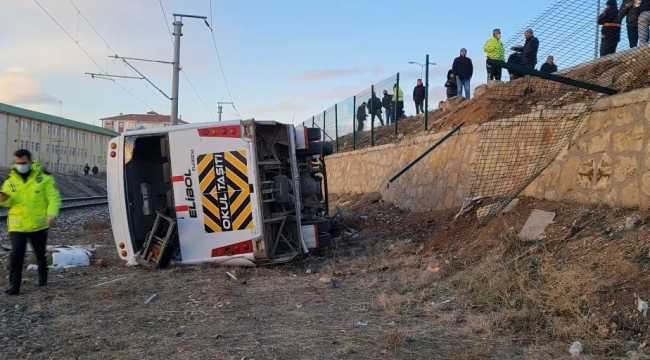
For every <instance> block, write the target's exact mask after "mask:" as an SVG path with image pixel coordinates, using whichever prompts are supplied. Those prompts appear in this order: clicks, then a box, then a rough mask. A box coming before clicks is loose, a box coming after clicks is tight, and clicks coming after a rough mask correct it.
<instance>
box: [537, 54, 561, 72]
mask: <svg viewBox="0 0 650 360" xmlns="http://www.w3.org/2000/svg"><path fill="white" fill-rule="evenodd" d="M539 71H541V72H545V73H549V74H552V73H554V72H556V71H557V65H555V64H554V63H553V57H552V56H550V55H549V57H548V58H546V62H545V63H543V64H542V66H541V67H540V68H539Z"/></svg>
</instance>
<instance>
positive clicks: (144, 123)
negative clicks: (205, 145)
mask: <svg viewBox="0 0 650 360" xmlns="http://www.w3.org/2000/svg"><path fill="white" fill-rule="evenodd" d="M170 119H171V117H170V116H169V115H160V114H158V113H157V112H155V111H149V112H148V113H146V114H120V115H118V116H112V117H107V118H103V119H100V120H101V121H102V127H103V128H104V129H107V130H110V131H114V132H117V133H120V134H121V133H123V132H125V131H128V130H139V129H155V128H159V127H165V126H169V123H170ZM178 123H179V124H187V122H186V121H183V119H182V118H179V119H178Z"/></svg>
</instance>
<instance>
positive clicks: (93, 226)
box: [83, 219, 111, 231]
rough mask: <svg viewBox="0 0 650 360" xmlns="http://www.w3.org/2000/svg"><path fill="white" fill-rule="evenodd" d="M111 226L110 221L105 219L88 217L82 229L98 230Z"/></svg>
mask: <svg viewBox="0 0 650 360" xmlns="http://www.w3.org/2000/svg"><path fill="white" fill-rule="evenodd" d="M110 228H111V222H110V221H107V220H99V219H90V220H88V221H86V223H85V224H84V225H83V229H84V230H90V231H98V230H107V229H110Z"/></svg>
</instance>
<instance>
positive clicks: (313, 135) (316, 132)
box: [307, 128, 323, 141]
mask: <svg viewBox="0 0 650 360" xmlns="http://www.w3.org/2000/svg"><path fill="white" fill-rule="evenodd" d="M322 136H323V131H321V129H319V128H307V141H318V140H320V139H321V137H322Z"/></svg>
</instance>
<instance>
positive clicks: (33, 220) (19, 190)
mask: <svg viewBox="0 0 650 360" xmlns="http://www.w3.org/2000/svg"><path fill="white" fill-rule="evenodd" d="M0 206H2V207H7V208H9V216H8V218H7V225H8V227H9V241H10V242H11V255H10V260H9V261H10V262H9V266H10V269H9V288H8V289H6V290H5V293H7V294H8V295H16V294H18V293H19V291H20V285H21V283H22V273H23V262H24V258H25V249H26V246H27V240H29V241H30V242H31V243H32V248H33V249H34V254H35V255H36V262H37V263H38V286H45V285H46V284H47V260H46V243H47V233H48V229H49V228H50V227H53V226H55V225H56V218H57V216H58V214H59V208H60V207H61V197H60V196H59V191H58V190H57V188H56V186H55V184H54V178H53V177H52V176H51V175H50V173H48V172H46V171H45V170H43V168H42V167H41V164H40V163H39V162H38V161H35V160H32V154H31V153H30V152H29V151H28V150H25V149H20V150H17V151H16V152H14V163H13V165H12V166H11V172H10V173H9V176H8V177H7V180H5V182H4V183H3V184H2V190H1V192H0Z"/></svg>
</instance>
